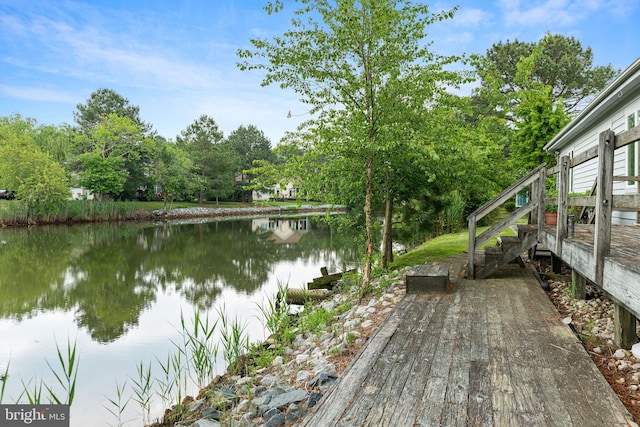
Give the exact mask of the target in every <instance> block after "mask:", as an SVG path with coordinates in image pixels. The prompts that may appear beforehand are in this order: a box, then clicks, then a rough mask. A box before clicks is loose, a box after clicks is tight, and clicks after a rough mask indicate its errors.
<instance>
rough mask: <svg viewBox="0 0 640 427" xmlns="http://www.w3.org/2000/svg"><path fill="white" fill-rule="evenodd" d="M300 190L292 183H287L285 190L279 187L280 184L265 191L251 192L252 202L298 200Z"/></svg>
mask: <svg viewBox="0 0 640 427" xmlns="http://www.w3.org/2000/svg"><path fill="white" fill-rule="evenodd" d="M299 192H300V189H299V188H297V187H295V186H294V184H293V182H289V183H288V184H287V186H286V187H285V188H282V187H280V184H276V185H274V186H272V187H271V188H270V189H269V190H266V191H255V190H254V191H253V196H252V197H253V200H256V201H263V202H266V201H269V200H273V199H276V200H285V199H288V200H292V199H297V198H298V193H299Z"/></svg>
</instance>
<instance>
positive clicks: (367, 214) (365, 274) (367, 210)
mask: <svg viewBox="0 0 640 427" xmlns="http://www.w3.org/2000/svg"><path fill="white" fill-rule="evenodd" d="M372 181H373V158H370V159H369V160H368V161H367V181H366V189H365V194H364V218H365V227H366V234H367V249H366V253H365V260H364V268H363V271H362V287H361V289H360V297H362V296H364V294H365V293H366V291H367V289H368V288H369V283H370V282H371V259H372V257H373V218H372V215H371V192H372V187H373V183H372Z"/></svg>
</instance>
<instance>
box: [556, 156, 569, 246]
mask: <svg viewBox="0 0 640 427" xmlns="http://www.w3.org/2000/svg"><path fill="white" fill-rule="evenodd" d="M568 198H569V156H562V157H561V158H560V172H558V225H557V226H556V255H557V256H559V257H561V258H562V240H563V239H565V238H566V237H567V214H568V209H567V199H568Z"/></svg>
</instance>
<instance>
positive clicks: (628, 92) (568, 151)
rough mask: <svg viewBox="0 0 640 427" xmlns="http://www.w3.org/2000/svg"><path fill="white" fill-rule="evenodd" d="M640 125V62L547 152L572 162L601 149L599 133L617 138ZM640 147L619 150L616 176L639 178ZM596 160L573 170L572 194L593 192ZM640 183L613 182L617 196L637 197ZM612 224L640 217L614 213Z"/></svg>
mask: <svg viewBox="0 0 640 427" xmlns="http://www.w3.org/2000/svg"><path fill="white" fill-rule="evenodd" d="M638 125H640V58H639V59H637V60H636V61H635V62H634V63H633V64H631V65H630V66H629V68H627V69H626V70H624V72H623V73H622V74H620V76H618V77H617V78H616V79H615V80H614V81H613V82H612V83H611V84H610V85H609V86H607V87H606V88H605V89H604V90H603V91H602V92H601V93H600V94H599V95H598V96H597V97H596V98H595V99H594V100H593V101H592V102H591V103H590V104H589V105H588V106H587V107H586V108H585V109H584V110H582V111H581V112H580V114H578V115H577V116H576V117H575V118H574V119H573V120H572V121H571V122H570V123H569V124H567V126H565V127H564V128H563V129H562V130H561V131H560V132H559V133H558V135H556V137H555V138H553V139H552V140H551V141H549V143H548V144H547V145H545V147H544V149H545V150H547V151H550V152H555V153H557V154H558V156H559V157H558V158H560V157H562V156H565V155H568V156H570V157H571V158H573V157H574V156H577V155H579V154H581V153H583V152H585V151H587V150H588V149H590V148H592V147H594V146H598V140H599V135H600V132H603V131H605V130H607V129H611V130H612V131H614V132H615V133H616V134H618V133H621V132H624V131H626V130H628V129H630V128H632V127H635V126H638ZM639 145H640V143H638V142H636V143H633V144H630V145H628V146H627V147H624V148H623V149H621V150H616V152H615V157H614V172H613V174H614V175H615V176H624V177H637V176H638V175H640V167H639V164H640V152H639ZM597 173H598V171H597V159H594V160H591V161H589V162H587V163H584V164H582V165H579V166H576V167H574V168H572V170H571V176H570V183H569V187H570V189H569V191H571V192H574V193H583V192H585V191H589V190H591V188H592V186H593V185H594V182H595V179H596V176H597ZM639 187H640V182H638V181H637V179H636V180H634V179H632V178H630V179H629V180H624V181H616V182H614V188H613V192H614V194H638V193H639V191H638V189H639ZM613 223H614V224H620V225H633V224H637V223H640V213H638V212H628V211H627V212H625V211H615V210H614V211H613Z"/></svg>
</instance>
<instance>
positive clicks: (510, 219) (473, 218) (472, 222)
mask: <svg viewBox="0 0 640 427" xmlns="http://www.w3.org/2000/svg"><path fill="white" fill-rule="evenodd" d="M545 171H546V165H545V164H544V163H543V164H541V165H540V166H538V167H537V168H535V169H534V170H532V171H531V172H529V173H528V174H527V175H525V176H523V177H522V178H520V179H519V180H518V181H516V182H515V183H514V184H512V185H511V186H510V187H508V188H507V189H506V190H504V191H503V192H502V193H500V194H499V195H498V196H496V197H495V198H494V199H493V200H491V201H489V202H488V203H485V204H484V205H483V206H481V207H480V208H478V209H476V210H475V211H473V212H472V213H471V214H470V215H469V216H468V217H467V223H468V227H469V252H468V263H467V277H468V278H471V279H473V278H475V253H476V250H477V248H479V247H480V246H482V245H484V244H485V243H487V242H488V241H489V240H491V239H492V238H493V237H495V236H497V235H498V234H500V233H501V232H502V231H503V230H504V229H506V228H507V227H510V226H512V225H513V224H515V223H516V221H517V220H518V219H519V218H521V217H522V216H524V215H526V214H528V213H529V212H536V211H540V207H541V203H542V202H541V200H542V199H541V197H539V196H538V195H537V194H538V193H539V192H536V191H531V197H530V200H529V202H528V203H526V204H525V205H524V206H521V207H520V208H519V209H517V210H516V211H514V212H513V213H511V214H510V215H509V216H507V217H506V218H504V219H503V220H502V221H500V222H498V223H497V224H494V225H493V226H492V227H490V228H489V229H487V230H486V231H485V232H484V233H482V234H481V235H480V236H476V227H477V223H478V221H479V220H481V219H482V218H484V217H485V216H487V215H488V214H490V213H491V212H493V211H494V210H495V209H497V208H498V207H500V206H502V205H503V204H504V203H505V202H506V201H507V200H509V199H511V198H512V197H513V196H515V195H516V194H518V193H520V192H521V191H522V190H524V189H525V188H526V187H528V186H532V188H533V187H536V188H543V189H544V178H542V177H544V176H546V175H545ZM541 178H542V179H541ZM541 194H544V193H541ZM537 215H541V214H540V213H539V212H538V213H537ZM534 216H535V215H534Z"/></svg>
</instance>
